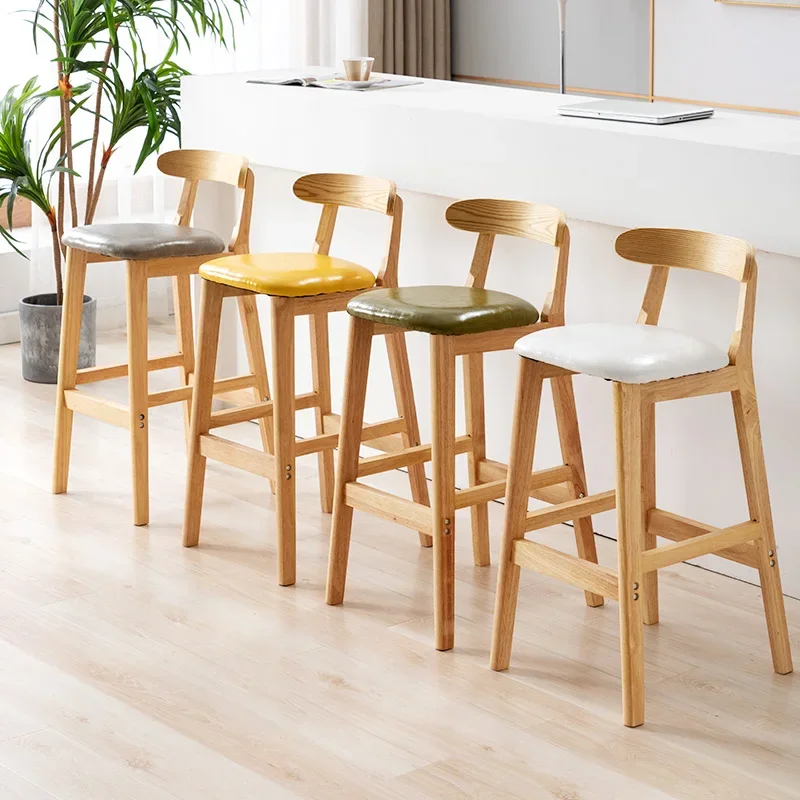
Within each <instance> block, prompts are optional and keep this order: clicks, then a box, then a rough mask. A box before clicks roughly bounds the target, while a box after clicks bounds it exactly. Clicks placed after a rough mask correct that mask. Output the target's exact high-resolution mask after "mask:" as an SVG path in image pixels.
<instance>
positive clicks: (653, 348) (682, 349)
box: [514, 322, 729, 383]
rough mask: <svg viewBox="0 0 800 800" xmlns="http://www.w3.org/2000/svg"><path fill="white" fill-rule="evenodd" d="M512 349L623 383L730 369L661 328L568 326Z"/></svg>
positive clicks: (706, 348) (715, 355)
mask: <svg viewBox="0 0 800 800" xmlns="http://www.w3.org/2000/svg"><path fill="white" fill-rule="evenodd" d="M514 349H515V350H516V351H517V353H519V355H521V356H523V357H524V358H530V359H533V360H534V361H542V362H544V363H545V364H552V365H554V366H556V367H563V368H564V369H569V370H572V371H573V372H580V373H582V374H585V375H594V376H596V377H598V378H607V379H608V380H612V381H617V382H619V383H650V382H651V381H663V380H666V379H668V378H680V377H683V376H684V375H696V374H698V373H700V372H713V371H714V370H717V369H722V367H726V366H727V365H728V363H729V362H728V354H727V353H726V352H725V351H724V350H722V349H720V348H719V347H716V346H715V345H713V344H711V343H710V342H706V341H704V340H703V339H698V338H696V337H694V336H690V335H689V334H687V333H683V332H682V331H674V330H671V329H669V328H661V327H659V326H658V325H636V324H633V325H617V324H614V323H602V322H598V323H587V324H585V325H565V326H564V327H561V328H547V329H545V330H541V331H536V332H535V333H531V334H528V335H527V336H524V337H523V338H522V339H520V340H519V341H518V342H517V343H516V345H515V346H514Z"/></svg>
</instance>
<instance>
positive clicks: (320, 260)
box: [200, 253, 375, 297]
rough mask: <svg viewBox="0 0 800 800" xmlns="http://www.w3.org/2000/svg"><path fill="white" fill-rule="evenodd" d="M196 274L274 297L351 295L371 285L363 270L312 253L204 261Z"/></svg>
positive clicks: (362, 268) (260, 254)
mask: <svg viewBox="0 0 800 800" xmlns="http://www.w3.org/2000/svg"><path fill="white" fill-rule="evenodd" d="M200 274H201V275H202V276H203V277H204V278H205V279H206V280H207V281H213V282H214V283H224V284H225V285H226V286H235V287H236V288H237V289H246V290H247V291H249V292H258V293H259V294H271V295H276V296H278V297H305V296H308V295H314V294H332V293H334V292H353V291H357V290H359V289H369V288H370V287H371V286H374V285H375V276H374V275H373V274H372V273H371V272H370V271H369V270H368V269H365V268H364V267H360V266H359V265H358V264H353V263H352V262H351V261H344V260H343V259H341V258H332V257H331V256H320V255H314V254H313V253H251V254H247V255H238V256H225V257H224V258H215V259H214V260H213V261H208V262H206V263H205V264H203V266H202V267H201V268H200Z"/></svg>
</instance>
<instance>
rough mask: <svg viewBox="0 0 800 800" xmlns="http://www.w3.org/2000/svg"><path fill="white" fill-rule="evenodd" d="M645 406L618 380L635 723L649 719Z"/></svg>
mask: <svg viewBox="0 0 800 800" xmlns="http://www.w3.org/2000/svg"><path fill="white" fill-rule="evenodd" d="M642 405H643V402H642V398H641V390H640V389H639V387H638V386H632V385H630V384H624V383H615V384H614V423H615V430H616V451H617V456H616V459H617V553H618V560H619V619H620V650H621V655H622V715H623V721H624V723H625V725H627V726H628V727H630V728H635V727H638V726H639V725H641V724H642V723H643V722H644V643H643V641H642V608H643V605H644V603H643V601H642V600H640V597H641V585H642V572H641V560H642V544H643V542H644V530H645V518H644V496H643V494H642V482H643V461H644V459H643V454H642Z"/></svg>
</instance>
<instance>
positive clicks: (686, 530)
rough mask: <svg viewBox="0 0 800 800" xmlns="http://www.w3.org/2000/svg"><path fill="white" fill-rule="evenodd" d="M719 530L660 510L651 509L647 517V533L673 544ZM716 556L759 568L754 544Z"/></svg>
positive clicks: (741, 545)
mask: <svg viewBox="0 0 800 800" xmlns="http://www.w3.org/2000/svg"><path fill="white" fill-rule="evenodd" d="M718 530H719V528H715V527H714V526H713V525H704V524H703V523H700V522H695V520H693V519H689V518H688V517H681V516H680V515H678V514H673V513H672V512H670V511H662V510H661V509H660V508H653V509H651V510H650V511H649V512H648V515H647V532H648V533H651V534H655V535H656V536H661V537H662V538H664V539H671V540H672V541H673V542H683V541H685V540H687V539H693V538H695V537H696V536H704V535H705V534H707V533H714V532H715V531H718ZM714 555H715V556H720V557H721V558H727V559H728V560H729V561H735V562H736V563H737V564H744V565H745V566H747V567H753V568H758V553H757V552H756V548H755V546H754V545H752V544H748V543H744V544H736V545H734V544H731V545H728V546H727V547H725V548H724V549H722V550H718V551H717V552H715V553H714Z"/></svg>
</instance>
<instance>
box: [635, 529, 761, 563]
mask: <svg viewBox="0 0 800 800" xmlns="http://www.w3.org/2000/svg"><path fill="white" fill-rule="evenodd" d="M760 538H761V525H759V523H758V522H753V521H752V520H749V521H747V522H741V523H739V524H738V525H732V526H731V527H730V528H717V529H712V530H711V531H709V532H707V533H702V534H698V535H697V536H693V537H692V538H690V539H687V540H686V541H683V542H673V543H672V544H668V545H664V546H663V547H654V548H652V549H650V550H645V551H644V552H643V553H642V571H643V572H653V571H654V570H657V569H661V568H662V567H668V566H670V565H671V564H678V563H679V562H681V561H687V560H688V559H690V558H698V557H699V556H706V555H710V554H715V555H716V554H719V555H722V552H720V551H724V550H725V549H726V548H729V547H732V546H736V545H742V544H744V543H746V542H752V541H753V540H755V539H760Z"/></svg>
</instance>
